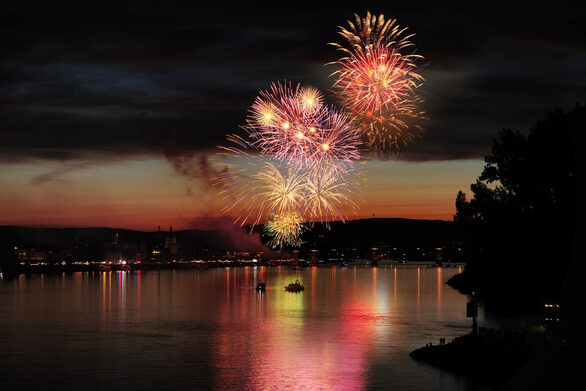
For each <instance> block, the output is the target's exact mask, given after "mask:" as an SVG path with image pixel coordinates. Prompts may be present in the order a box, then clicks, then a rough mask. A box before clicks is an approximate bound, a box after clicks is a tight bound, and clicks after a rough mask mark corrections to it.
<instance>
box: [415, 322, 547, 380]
mask: <svg viewBox="0 0 586 391" xmlns="http://www.w3.org/2000/svg"><path fill="white" fill-rule="evenodd" d="M535 335H536V334H535V333H533V334H532V333H529V332H518V331H507V332H502V331H497V330H485V329H481V331H480V332H478V333H470V334H467V335H464V336H461V337H457V338H455V339H454V340H452V341H451V342H449V343H446V344H443V345H428V346H425V347H422V348H419V349H416V350H414V351H412V352H411V353H410V354H409V355H410V356H411V357H412V358H413V359H415V360H417V361H422V362H426V363H428V364H430V365H432V366H434V367H437V368H440V369H444V370H447V371H450V372H453V373H456V374H459V375H463V376H465V377H467V378H470V379H472V380H475V381H478V382H479V383H482V384H485V385H487V386H489V387H491V388H493V389H498V388H500V387H501V386H503V385H504V384H505V383H506V382H507V381H508V380H509V379H510V378H511V377H512V376H513V374H514V373H515V372H516V371H517V370H518V369H519V368H520V367H521V365H522V364H523V361H524V360H525V359H526V358H527V357H528V356H529V354H530V353H531V351H532V349H533V346H534V344H535V340H536V337H535Z"/></svg>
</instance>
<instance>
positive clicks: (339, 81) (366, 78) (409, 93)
mask: <svg viewBox="0 0 586 391" xmlns="http://www.w3.org/2000/svg"><path fill="white" fill-rule="evenodd" d="M355 19H356V20H355V23H352V22H350V21H348V25H349V28H348V29H346V28H344V27H340V32H339V33H340V35H342V37H344V39H345V40H346V43H347V45H346V46H344V45H340V44H337V43H332V44H331V45H333V46H335V47H336V48H337V49H338V50H340V51H342V52H343V54H344V55H343V57H342V58H340V59H339V60H338V61H336V62H334V63H331V64H335V65H337V66H338V68H339V69H338V70H336V71H335V72H334V73H332V75H331V76H334V77H335V82H334V89H335V90H336V92H337V94H338V97H339V99H340V103H341V105H342V106H343V107H344V108H345V109H346V110H347V111H348V112H349V113H350V114H351V117H352V119H353V120H354V123H355V124H356V125H357V127H358V129H360V130H361V132H362V136H363V139H364V141H365V143H366V145H367V146H368V147H369V148H370V149H371V150H373V151H375V152H384V151H388V150H393V149H398V148H400V147H401V146H404V145H407V144H408V143H410V142H411V141H412V140H413V139H415V138H416V137H418V136H419V135H420V133H421V130H422V128H421V126H419V125H417V120H418V119H422V118H424V112H423V111H422V110H420V109H419V106H420V104H421V102H422V99H421V98H420V97H419V96H418V95H417V93H416V92H417V89H418V88H419V87H420V86H421V85H422V84H423V81H424V79H423V77H422V76H421V75H420V74H419V73H417V66H416V64H415V63H416V61H417V60H419V59H422V58H423V57H422V56H420V55H417V54H414V53H411V54H405V50H406V48H408V47H411V46H413V44H412V43H411V42H410V41H409V38H411V37H412V36H413V35H403V33H404V32H405V31H406V30H407V29H406V28H401V27H400V26H399V25H397V24H396V20H385V18H384V16H383V15H382V14H381V15H379V16H378V17H377V16H375V15H372V14H370V13H367V15H366V17H364V18H362V19H361V18H360V17H359V16H358V15H355Z"/></svg>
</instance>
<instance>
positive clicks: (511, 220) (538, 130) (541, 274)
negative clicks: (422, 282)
mask: <svg viewBox="0 0 586 391" xmlns="http://www.w3.org/2000/svg"><path fill="white" fill-rule="evenodd" d="M585 120H586V110H585V108H584V107H581V106H578V105H577V106H576V107H575V108H574V109H572V110H570V111H568V112H563V111H562V110H560V109H556V110H555V111H553V112H550V113H549V114H548V116H547V118H546V119H545V120H543V121H540V122H538V123H537V125H536V126H535V127H533V128H532V129H531V130H530V132H529V133H528V135H527V136H525V135H523V134H521V133H519V132H518V131H513V130H511V129H503V130H501V131H500V132H499V133H498V136H497V138H495V139H494V140H493V146H492V151H491V154H490V155H488V156H486V157H485V162H486V165H485V167H484V170H483V171H482V173H481V175H480V177H479V178H478V179H477V181H476V183H474V184H472V185H471V186H470V189H471V191H472V194H473V197H472V199H471V200H470V201H468V200H467V199H466V194H465V193H463V192H459V193H458V195H457V198H456V209H457V212H456V215H455V216H454V220H455V221H457V222H458V223H460V224H461V225H464V226H466V227H467V231H468V232H469V238H468V243H467V244H468V246H467V251H468V253H467V255H468V257H469V263H468V265H467V267H466V270H465V275H466V278H467V281H466V282H465V283H464V281H463V279H462V278H460V279H458V280H454V281H453V282H454V285H455V286H458V285H459V286H460V287H462V286H463V284H465V285H466V286H467V287H468V288H471V287H474V289H476V290H478V291H479V292H480V293H481V295H482V296H483V297H484V300H485V302H486V304H487V306H490V307H492V309H496V310H498V311H500V312H506V311H518V310H519V308H522V309H532V308H536V306H537V305H538V304H539V303H541V302H542V301H543V300H545V299H552V298H553V299H555V298H557V297H558V296H559V294H560V292H561V288H562V284H563V282H564V278H565V276H566V272H567V267H568V262H569V260H570V255H571V250H572V244H573V237H574V231H575V227H576V212H577V208H578V196H577V194H578V186H579V182H578V176H579V175H578V174H579V172H578V169H577V167H578V166H579V164H582V162H583V161H584V152H583V150H582V149H581V147H580V143H579V138H581V137H583V136H582V133H583V132H584V129H585Z"/></svg>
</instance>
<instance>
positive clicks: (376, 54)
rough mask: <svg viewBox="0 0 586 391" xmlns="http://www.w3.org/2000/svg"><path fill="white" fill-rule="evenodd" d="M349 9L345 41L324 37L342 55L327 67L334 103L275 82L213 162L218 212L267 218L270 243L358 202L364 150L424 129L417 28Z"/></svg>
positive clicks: (382, 150) (295, 243)
mask: <svg viewBox="0 0 586 391" xmlns="http://www.w3.org/2000/svg"><path fill="white" fill-rule="evenodd" d="M354 16H355V20H354V22H352V21H347V25H348V27H347V28H346V27H340V30H339V34H340V35H341V36H342V37H343V39H344V43H343V44H339V43H330V45H332V46H334V47H335V48H336V49H337V51H339V52H341V54H342V56H341V57H340V58H339V59H338V60H336V61H334V62H331V63H329V64H326V65H329V66H334V67H336V70H335V71H334V72H333V73H332V74H331V75H330V77H331V78H332V79H333V85H332V92H333V96H332V97H331V99H332V101H333V102H334V103H333V104H328V103H327V102H326V98H325V94H324V93H323V92H322V91H320V90H318V89H317V88H315V87H313V86H305V85H302V84H296V85H292V84H291V83H290V82H287V81H284V82H280V81H279V82H274V83H273V84H272V85H271V86H270V87H269V88H268V89H267V90H265V91H261V92H260V93H259V94H258V96H257V97H256V99H255V101H254V103H253V105H252V106H251V108H250V109H249V113H248V117H247V120H246V123H245V125H243V126H241V132H239V133H234V134H229V135H228V136H227V141H228V145H225V146H219V147H218V148H219V152H218V153H217V155H216V157H215V158H214V159H213V164H214V165H215V166H216V167H217V168H219V170H218V171H219V174H218V175H217V176H216V177H215V178H213V180H212V184H213V185H214V186H216V187H217V188H218V194H219V195H220V196H221V197H222V198H223V199H224V200H225V201H226V206H225V207H224V209H223V212H224V213H226V214H228V213H230V214H233V215H236V216H237V217H236V218H235V223H238V224H240V225H242V226H244V225H250V226H251V227H254V226H255V225H258V224H263V223H264V232H265V233H266V234H267V235H268V236H269V237H270V240H269V242H268V244H269V245H270V246H272V247H274V248H277V247H279V248H282V247H283V246H291V247H299V246H300V245H301V240H300V235H301V234H302V233H303V232H304V231H305V230H307V229H308V227H309V226H311V225H313V224H315V223H316V222H321V223H323V224H326V226H328V227H329V222H330V221H335V220H340V221H345V220H346V219H347V216H346V215H345V212H344V211H347V210H350V211H356V210H357V209H358V194H359V191H360V184H361V183H362V182H363V178H364V175H363V169H362V167H363V163H364V159H365V154H364V153H361V152H364V151H365V150H366V151H368V152H369V153H370V154H372V155H375V154H387V153H392V152H394V151H397V150H399V149H400V148H401V147H403V146H405V145H407V144H409V143H410V142H412V141H413V140H414V139H415V138H417V137H419V136H420V135H421V133H422V130H423V129H422V127H421V125H420V124H419V121H420V120H422V119H424V118H425V113H424V112H423V111H422V110H421V108H420V105H421V103H422V99H421V98H420V97H419V96H418V95H417V90H418V89H419V88H420V87H421V85H422V84H423V81H424V80H423V77H422V76H421V75H420V74H418V73H417V70H418V66H417V62H418V61H419V60H421V59H422V58H423V57H422V56H421V55H419V54H415V49H414V44H413V43H411V42H410V41H409V39H410V38H411V37H413V34H411V35H408V34H406V30H407V28H401V27H400V26H399V25H398V24H397V21H396V20H394V19H389V20H386V19H385V17H384V15H382V14H381V15H379V16H375V15H373V14H371V13H370V12H368V13H367V14H366V16H365V17H360V16H358V15H354Z"/></svg>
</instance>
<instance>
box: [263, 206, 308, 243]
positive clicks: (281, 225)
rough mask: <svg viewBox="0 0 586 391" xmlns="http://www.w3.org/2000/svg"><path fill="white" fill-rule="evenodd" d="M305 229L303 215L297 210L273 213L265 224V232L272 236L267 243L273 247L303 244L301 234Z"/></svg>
mask: <svg viewBox="0 0 586 391" xmlns="http://www.w3.org/2000/svg"><path fill="white" fill-rule="evenodd" d="M305 229H306V226H305V224H304V222H303V217H302V216H301V215H300V214H299V213H298V212H296V211H290V212H286V213H284V214H276V215H273V216H271V217H270V218H269V219H268V220H267V223H266V224H265V226H264V231H265V233H266V234H267V235H268V236H270V237H271V239H270V240H269V242H268V243H267V244H268V245H269V246H272V247H283V245H289V246H292V247H299V246H301V238H300V235H301V234H302V233H303V231H305Z"/></svg>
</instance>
